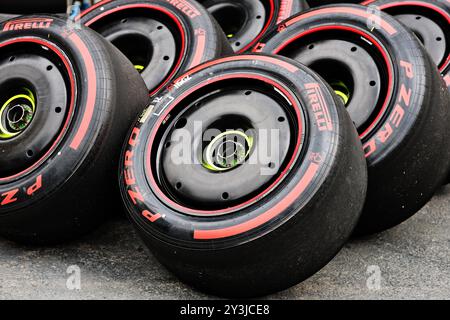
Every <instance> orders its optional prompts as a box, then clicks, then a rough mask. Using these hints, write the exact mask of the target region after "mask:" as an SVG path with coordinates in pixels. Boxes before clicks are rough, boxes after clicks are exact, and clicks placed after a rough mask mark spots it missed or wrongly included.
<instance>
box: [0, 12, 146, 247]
mask: <svg viewBox="0 0 450 320" xmlns="http://www.w3.org/2000/svg"><path fill="white" fill-rule="evenodd" d="M18 25H21V28H17V29H16V28H15V26H18ZM0 28H1V29H2V30H3V32H1V33H0V153H1V154H2V157H1V158H0V235H1V236H3V237H6V238H8V239H11V240H15V241H18V242H22V243H27V244H52V243H57V242H62V241H66V240H70V239H73V238H75V237H77V236H80V235H82V234H84V233H86V232H88V231H90V230H92V229H93V228H95V227H96V226H98V225H99V224H100V223H101V222H102V221H104V220H105V218H106V217H108V216H110V215H111V214H113V212H115V211H117V210H118V208H120V201H119V199H120V196H119V193H118V189H117V186H116V185H115V184H114V183H111V181H114V180H115V179H116V178H115V177H116V176H117V163H118V160H119V156H120V147H121V145H122V143H123V139H124V137H125V136H126V133H127V130H128V128H129V124H130V122H131V121H132V120H133V119H134V118H135V117H136V116H137V115H138V114H139V113H140V112H141V111H142V110H143V108H145V106H147V105H148V100H149V98H148V91H147V89H146V87H145V84H144V82H143V81H142V78H141V77H140V76H139V74H138V73H137V72H136V71H135V70H134V68H133V66H132V65H131V64H130V62H129V61H128V60H127V59H126V58H125V57H124V56H123V55H122V54H121V53H120V52H119V51H118V50H117V49H115V48H114V47H113V46H112V45H111V44H110V43H108V42H107V41H105V40H104V39H103V38H101V37H100V36H99V35H98V34H96V33H95V32H93V31H92V30H89V29H87V28H84V27H82V28H78V27H76V28H70V26H68V25H67V21H66V20H60V19H58V18H55V17H52V16H40V15H39V16H38V15H32V16H29V17H26V18H18V19H16V20H9V21H7V22H5V23H2V24H0Z"/></svg>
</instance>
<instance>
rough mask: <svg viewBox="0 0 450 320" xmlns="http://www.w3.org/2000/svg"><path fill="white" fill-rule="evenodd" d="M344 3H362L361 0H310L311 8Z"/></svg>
mask: <svg viewBox="0 0 450 320" xmlns="http://www.w3.org/2000/svg"><path fill="white" fill-rule="evenodd" d="M342 3H355V4H358V3H361V1H360V0H308V4H309V6H310V7H311V8H316V7H321V6H326V5H329V4H342Z"/></svg>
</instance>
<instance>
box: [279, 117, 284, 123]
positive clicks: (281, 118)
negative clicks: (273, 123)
mask: <svg viewBox="0 0 450 320" xmlns="http://www.w3.org/2000/svg"><path fill="white" fill-rule="evenodd" d="M285 120H286V119H285V118H284V117H278V122H284V121H285Z"/></svg>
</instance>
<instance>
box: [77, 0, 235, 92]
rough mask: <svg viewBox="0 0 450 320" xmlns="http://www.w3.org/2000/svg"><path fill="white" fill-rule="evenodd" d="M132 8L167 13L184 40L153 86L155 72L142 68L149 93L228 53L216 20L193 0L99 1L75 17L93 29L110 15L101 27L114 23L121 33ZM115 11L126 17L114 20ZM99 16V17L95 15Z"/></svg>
mask: <svg viewBox="0 0 450 320" xmlns="http://www.w3.org/2000/svg"><path fill="white" fill-rule="evenodd" d="M142 6H147V7H142ZM148 6H151V7H148ZM133 10H141V11H140V13H142V12H148V15H149V16H152V15H153V16H154V15H155V12H156V11H155V10H158V14H161V13H159V12H160V11H161V12H163V13H162V14H161V15H163V16H164V17H165V18H166V19H167V18H168V17H169V16H170V19H172V20H176V21H177V24H178V28H181V29H179V30H171V32H173V34H176V36H177V37H180V38H184V39H185V41H184V42H185V48H184V49H180V50H179V51H181V52H178V53H177V54H178V57H179V58H178V62H177V63H175V64H174V66H173V67H172V69H171V73H168V74H167V76H166V77H164V79H163V80H161V81H159V80H158V81H157V82H156V83H157V84H156V85H155V84H151V83H152V82H154V80H155V77H156V75H155V72H154V70H153V68H148V69H147V71H145V70H144V72H143V74H142V76H143V77H144V79H145V81H146V83H147V86H148V89H149V91H150V93H151V94H155V93H156V92H158V91H159V90H161V89H162V88H163V87H164V86H165V85H166V84H167V83H168V82H169V81H170V80H173V79H175V78H176V77H177V76H178V75H180V74H181V73H183V72H185V71H186V70H188V69H190V68H193V67H195V66H196V65H198V64H200V63H202V62H205V61H208V60H211V59H215V58H219V57H221V56H223V55H226V54H230V53H232V50H231V48H230V46H229V44H228V42H227V40H226V37H225V35H224V34H223V32H222V30H221V29H220V27H219V26H218V25H217V22H216V21H215V20H214V18H212V16H211V15H210V14H209V13H208V12H207V11H206V10H205V9H204V8H203V7H202V6H201V5H200V4H198V3H197V2H195V1H194V0H186V1H183V6H181V5H180V4H179V3H178V2H173V3H172V2H170V1H165V0H113V1H102V2H99V3H97V4H96V5H94V6H92V7H91V8H89V9H88V10H86V11H85V12H83V13H82V14H81V16H80V17H78V18H76V20H79V19H81V22H82V23H83V24H85V25H87V26H89V27H91V28H93V29H94V30H96V31H100V30H99V28H100V27H101V26H102V25H101V24H102V23H104V22H105V21H107V20H105V19H109V18H110V17H113V18H111V19H113V20H112V21H113V22H111V23H110V24H108V28H107V29H105V30H106V31H108V30H111V24H114V26H117V29H118V30H121V32H122V31H129V29H127V28H128V27H127V23H122V22H123V21H127V20H130V17H133ZM116 14H118V15H121V17H126V18H125V19H117V20H114V19H115V18H114V16H115V15H116ZM100 15H101V17H100V18H99V16H100ZM116 17H117V16H116ZM116 21H117V23H116ZM172 23H173V22H172ZM146 36H147V34H146ZM150 41H151V40H150ZM134 45H136V42H135V41H134V42H133V46H134ZM152 45H153V46H156V45H158V43H153V44H152ZM177 46H181V44H180V41H177ZM143 54H148V52H144V53H143ZM152 58H153V57H152ZM150 62H152V60H150ZM159 65H161V63H159ZM152 71H153V72H152ZM156 73H158V72H156Z"/></svg>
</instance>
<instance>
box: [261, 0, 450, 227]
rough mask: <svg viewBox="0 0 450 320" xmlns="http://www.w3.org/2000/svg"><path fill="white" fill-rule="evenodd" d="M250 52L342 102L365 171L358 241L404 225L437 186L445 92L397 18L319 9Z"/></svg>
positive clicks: (442, 163) (444, 160) (447, 115)
mask: <svg viewBox="0 0 450 320" xmlns="http://www.w3.org/2000/svg"><path fill="white" fill-rule="evenodd" d="M371 21H372V23H371ZM375 21H376V27H374V24H373V23H375ZM254 50H255V51H260V52H265V53H272V54H279V55H283V56H287V57H291V58H294V59H296V60H298V61H300V62H303V63H305V64H306V65H308V66H310V67H311V68H312V69H313V70H315V71H316V72H318V73H319V74H321V75H322V77H324V78H325V80H326V81H328V82H329V83H330V85H332V86H333V89H334V90H335V92H336V93H337V94H338V95H339V96H340V97H341V98H342V99H343V100H344V101H346V106H347V110H348V111H349V113H350V116H351V117H352V119H353V121H354V122H355V125H356V126H357V128H358V132H359V134H360V137H361V140H362V143H363V148H364V152H365V155H366V159H367V163H368V168H369V186H368V193H367V201H366V204H365V207H364V210H363V214H362V218H361V220H360V223H359V225H358V227H357V229H356V234H358V235H364V234H370V233H374V232H379V231H383V230H386V229H388V228H391V227H393V226H395V225H397V224H399V223H401V222H403V221H405V220H406V219H407V218H409V217H410V216H412V215H413V214H415V213H416V212H417V211H418V210H419V209H420V208H422V207H423V206H424V205H425V204H426V203H427V202H428V201H429V200H430V199H431V197H432V196H433V194H434V192H435V191H436V190H437V189H438V188H439V187H440V186H441V185H442V182H443V181H444V180H445V177H446V176H447V173H448V169H449V162H450V140H449V139H448V138H447V137H448V136H449V134H450V132H449V126H448V123H449V121H450V109H449V104H450V102H449V101H450V98H449V92H448V90H447V89H446V86H445V83H444V81H443V80H442V78H441V76H440V74H439V71H438V69H437V68H436V65H435V63H434V62H433V61H432V59H431V57H430V56H429V55H428V53H427V52H426V51H425V48H424V47H423V46H422V44H421V43H420V42H419V40H418V38H417V37H416V36H414V34H413V33H412V32H411V31H410V30H408V29H407V28H406V27H405V26H404V25H403V24H401V23H400V22H398V21H397V20H396V19H395V18H393V17H391V16H390V15H388V14H386V13H384V12H380V11H378V10H375V11H374V9H372V10H368V9H367V7H364V6H359V5H334V6H327V7H321V8H317V9H315V10H311V11H308V12H305V13H303V14H300V15H297V16H294V17H292V18H290V19H288V20H286V21H284V22H283V24H282V25H280V26H279V28H278V30H274V31H273V32H272V33H271V34H268V35H267V36H266V37H265V38H263V39H262V40H261V41H260V43H259V44H258V45H257V46H256V47H255V49H254ZM355 63H356V64H358V65H359V67H355ZM331 66H332V67H331ZM346 75H348V77H347V76H346ZM342 82H346V83H347V84H348V85H342Z"/></svg>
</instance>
